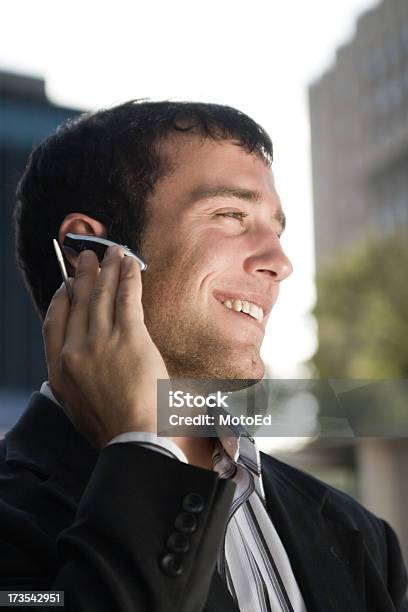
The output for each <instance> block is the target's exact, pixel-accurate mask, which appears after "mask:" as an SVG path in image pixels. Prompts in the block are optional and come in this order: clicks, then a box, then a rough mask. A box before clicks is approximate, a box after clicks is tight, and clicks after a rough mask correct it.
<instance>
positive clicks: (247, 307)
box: [223, 299, 264, 321]
mask: <svg viewBox="0 0 408 612" xmlns="http://www.w3.org/2000/svg"><path fill="white" fill-rule="evenodd" d="M223 304H224V306H225V307H226V308H228V309H229V310H234V311H235V312H241V311H242V312H245V314H248V315H250V316H251V317H253V318H254V319H256V320H257V321H263V317H264V313H263V310H262V308H261V307H260V306H257V305H256V304H253V303H252V302H248V301H247V300H239V299H235V300H225V301H224V302H223Z"/></svg>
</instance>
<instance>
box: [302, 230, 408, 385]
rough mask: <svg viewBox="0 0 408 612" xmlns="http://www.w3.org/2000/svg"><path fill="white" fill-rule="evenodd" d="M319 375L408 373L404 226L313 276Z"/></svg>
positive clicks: (364, 376) (366, 376)
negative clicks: (395, 232) (315, 298)
mask: <svg viewBox="0 0 408 612" xmlns="http://www.w3.org/2000/svg"><path fill="white" fill-rule="evenodd" d="M317 294H318V302H317V305H316V307H315V309H314V315H315V317H316V319H317V322H318V327H319V347H318V350H317V352H316V353H315V355H314V357H313V358H312V360H311V364H312V365H313V366H314V368H315V369H316V370H317V372H318V374H319V376H320V377H321V378H343V379H346V378H362V379H370V378H407V377H408V231H407V230H405V231H401V232H399V233H397V234H393V235H388V236H387V237H385V238H384V237H383V238H376V239H375V240H371V241H370V242H369V243H368V244H367V245H366V247H365V248H364V249H361V248H360V249H359V250H356V251H354V252H350V253H348V254H346V255H341V257H339V258H338V261H336V262H335V263H334V264H332V265H331V266H330V267H328V268H327V269H326V270H325V271H324V273H322V274H321V275H320V276H319V277H318V278H317Z"/></svg>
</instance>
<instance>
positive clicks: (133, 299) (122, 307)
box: [114, 256, 144, 332]
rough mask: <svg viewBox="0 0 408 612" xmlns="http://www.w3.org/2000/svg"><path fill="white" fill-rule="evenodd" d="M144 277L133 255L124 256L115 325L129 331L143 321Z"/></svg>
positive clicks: (117, 295)
mask: <svg viewBox="0 0 408 612" xmlns="http://www.w3.org/2000/svg"><path fill="white" fill-rule="evenodd" d="M143 321H144V317H143V306H142V277H141V271H140V267H139V264H138V263H137V261H136V260H135V259H133V258H132V257H128V256H126V257H123V259H122V264H121V267H120V281H119V287H118V291H117V294H116V304H115V321H114V327H117V328H118V329H119V331H120V332H128V331H131V330H132V329H134V327H135V325H140V323H143Z"/></svg>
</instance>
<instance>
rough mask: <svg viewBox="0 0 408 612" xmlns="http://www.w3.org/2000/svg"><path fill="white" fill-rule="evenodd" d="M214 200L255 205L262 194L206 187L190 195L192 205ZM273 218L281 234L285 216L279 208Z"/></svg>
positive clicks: (227, 188)
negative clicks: (226, 199) (279, 227)
mask: <svg viewBox="0 0 408 612" xmlns="http://www.w3.org/2000/svg"><path fill="white" fill-rule="evenodd" d="M216 198H236V199H238V200H245V201H246V202H253V203H255V204H257V203H259V202H260V201H261V200H262V194H261V193H260V192H259V191H256V190H253V189H243V188H240V187H230V186H228V185H221V186H220V187H208V188H205V189H200V190H197V191H195V192H194V193H193V194H192V197H191V200H190V202H191V203H193V202H196V201H199V200H213V199H216ZM273 218H274V219H276V220H277V221H279V223H280V225H281V227H282V232H283V231H284V230H285V227H286V215H285V213H284V212H283V210H282V208H281V207H279V210H278V211H277V213H276V214H275V215H274V216H273Z"/></svg>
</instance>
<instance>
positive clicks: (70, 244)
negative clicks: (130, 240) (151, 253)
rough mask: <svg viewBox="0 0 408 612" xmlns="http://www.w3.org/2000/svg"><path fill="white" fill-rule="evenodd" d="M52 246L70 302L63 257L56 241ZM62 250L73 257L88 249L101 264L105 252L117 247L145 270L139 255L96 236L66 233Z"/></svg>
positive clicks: (125, 247)
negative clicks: (72, 254)
mask: <svg viewBox="0 0 408 612" xmlns="http://www.w3.org/2000/svg"><path fill="white" fill-rule="evenodd" d="M53 245H54V250H55V254H56V256H57V261H58V265H59V267H60V270H61V274H62V278H63V280H64V283H65V286H66V288H67V292H68V297H69V300H70V301H71V302H72V289H71V285H70V283H69V280H68V273H67V269H66V267H65V262H64V257H63V254H62V251H61V249H60V246H59V244H58V241H57V240H55V238H54V239H53ZM63 246H64V249H66V250H70V251H72V252H73V253H74V254H75V255H79V254H80V253H81V251H85V250H86V249H89V250H91V251H94V253H95V254H96V256H97V258H98V261H99V262H101V261H102V259H103V258H104V255H105V252H106V250H107V249H108V248H109V247H110V246H119V247H121V249H123V251H124V254H125V256H127V257H132V258H133V259H136V261H137V263H138V264H139V266H140V269H141V271H142V272H144V271H145V270H146V269H147V263H146V262H145V261H143V259H142V258H141V257H139V255H136V253H134V252H133V251H132V250H131V249H129V247H128V246H127V245H125V244H119V243H117V242H113V240H107V239H106V238H98V237H97V236H83V235H81V234H71V233H68V234H67V235H66V236H65V238H64V242H63Z"/></svg>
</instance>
